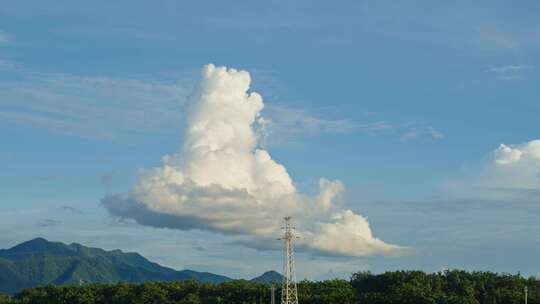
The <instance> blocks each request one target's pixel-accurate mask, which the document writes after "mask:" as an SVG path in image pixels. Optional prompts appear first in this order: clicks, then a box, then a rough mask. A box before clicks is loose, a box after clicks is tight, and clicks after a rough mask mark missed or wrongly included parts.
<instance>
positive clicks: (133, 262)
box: [0, 238, 279, 293]
mask: <svg viewBox="0 0 540 304" xmlns="http://www.w3.org/2000/svg"><path fill="white" fill-rule="evenodd" d="M267 273H268V272H267ZM265 275H266V273H265V274H263V275H262V276H260V277H257V278H255V279H253V280H254V281H256V282H260V283H267V282H266V281H265V280H269V278H270V277H271V276H272V277H275V275H274V274H272V275H267V276H266V277H265ZM278 275H279V274H278ZM259 278H262V279H259ZM189 279H195V280H198V281H200V282H205V283H216V284H219V283H223V282H227V281H232V280H233V279H231V278H229V277H226V276H222V275H217V274H213V273H209V272H197V271H193V270H187V269H186V270H181V271H178V270H174V269H172V268H168V267H163V266H161V265H159V264H157V263H153V262H150V261H149V260H147V259H146V258H144V257H143V256H141V255H140V254H138V253H126V252H123V251H121V250H111V251H106V250H103V249H100V248H91V247H86V246H83V245H81V244H77V243H72V244H70V245H66V244H64V243H61V242H50V241H48V240H46V239H44V238H36V239H33V240H30V241H27V242H24V243H21V244H19V245H16V246H14V247H12V248H10V249H0V292H2V293H16V292H18V291H20V290H22V289H24V288H29V287H36V286H43V285H47V284H79V283H115V282H120V281H123V282H130V283H141V282H144V281H171V280H189ZM268 282H270V281H268Z"/></svg>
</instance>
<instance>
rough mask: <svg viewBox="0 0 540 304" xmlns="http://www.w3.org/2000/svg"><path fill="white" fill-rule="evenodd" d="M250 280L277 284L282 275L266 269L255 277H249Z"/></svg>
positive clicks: (281, 279) (280, 280)
mask: <svg viewBox="0 0 540 304" xmlns="http://www.w3.org/2000/svg"><path fill="white" fill-rule="evenodd" d="M251 281H252V282H257V283H264V284H268V283H274V284H279V283H281V282H282V281H283V276H282V275H281V274H280V273H278V272H277V271H273V270H271V271H267V272H265V273H263V274H262V275H260V276H258V277H256V278H253V279H251Z"/></svg>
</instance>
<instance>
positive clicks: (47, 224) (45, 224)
mask: <svg viewBox="0 0 540 304" xmlns="http://www.w3.org/2000/svg"><path fill="white" fill-rule="evenodd" d="M61 223H62V222H61V221H58V220H55V219H44V220H41V221H39V222H38V223H37V226H38V227H43V228H44V227H52V226H58V225H59V224H61Z"/></svg>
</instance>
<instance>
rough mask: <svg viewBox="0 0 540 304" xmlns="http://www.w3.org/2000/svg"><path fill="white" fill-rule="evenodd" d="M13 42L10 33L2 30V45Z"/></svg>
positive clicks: (0, 43)
mask: <svg viewBox="0 0 540 304" xmlns="http://www.w3.org/2000/svg"><path fill="white" fill-rule="evenodd" d="M12 41H13V38H12V36H11V35H9V34H8V33H6V32H4V31H2V30H0V45H2V44H9V43H11V42H12Z"/></svg>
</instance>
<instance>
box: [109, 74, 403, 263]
mask: <svg viewBox="0 0 540 304" xmlns="http://www.w3.org/2000/svg"><path fill="white" fill-rule="evenodd" d="M250 83H251V77H250V75H249V73H248V72H246V71H239V70H235V69H227V68H225V67H215V66H214V65H207V66H205V67H204V68H203V70H202V80H201V82H200V84H199V86H198V88H197V89H196V91H195V92H194V94H193V96H192V100H191V101H190V104H189V110H188V116H187V117H188V119H187V126H186V131H185V137H184V138H185V142H184V144H183V146H182V147H181V149H180V150H179V152H177V153H176V154H173V155H165V156H164V157H163V159H162V163H163V164H162V166H161V167H159V168H153V169H150V170H144V171H143V172H142V173H141V176H140V180H139V182H138V183H137V184H136V185H135V186H134V187H133V189H132V190H131V191H130V192H129V193H128V194H126V195H115V196H107V197H105V198H104V199H103V200H102V202H103V204H104V206H106V208H107V209H108V210H109V211H110V213H111V214H113V215H115V216H119V217H127V218H132V219H134V220H136V221H137V222H139V223H140V224H143V225H151V226H156V227H169V228H177V229H194V228H197V229H205V230H212V231H218V232H222V233H227V234H232V235H236V236H240V237H242V238H248V239H250V240H252V243H253V244H255V243H257V242H258V241H259V242H260V241H265V240H267V239H275V237H276V236H278V235H279V234H280V226H281V219H282V218H283V217H284V216H293V217H294V218H295V220H296V222H297V227H298V229H299V234H300V235H302V238H301V239H300V241H299V242H300V246H301V247H302V248H304V249H307V250H311V251H315V252H319V253H323V254H330V255H344V256H366V255H372V254H396V253H399V252H401V251H402V250H403V249H404V248H403V247H399V246H396V245H390V244H386V243H385V242H383V241H381V240H379V239H377V238H375V237H374V236H373V234H372V232H371V229H370V227H369V223H368V221H367V220H366V219H365V218H364V217H362V216H361V215H358V214H354V213H353V212H352V211H350V210H340V208H339V207H338V206H336V200H337V199H338V198H339V195H340V193H341V192H342V191H343V189H344V186H343V184H342V183H341V182H340V181H338V180H335V181H331V180H327V179H321V180H320V182H319V194H318V195H315V196H308V195H304V194H302V193H300V192H299V191H298V190H297V189H296V187H295V185H294V183H293V181H292V179H291V177H290V176H289V174H288V172H287V170H286V168H285V167H284V166H283V165H281V164H279V163H277V162H276V161H275V160H273V159H272V157H271V156H270V154H269V153H268V151H266V150H264V149H261V148H260V147H259V145H258V142H257V139H258V138H259V136H258V134H257V130H260V129H261V128H260V126H261V125H264V124H265V120H264V118H262V117H261V114H260V113H261V110H262V109H263V107H264V104H263V99H262V97H261V96H260V95H259V94H257V93H255V92H249V86H250Z"/></svg>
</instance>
